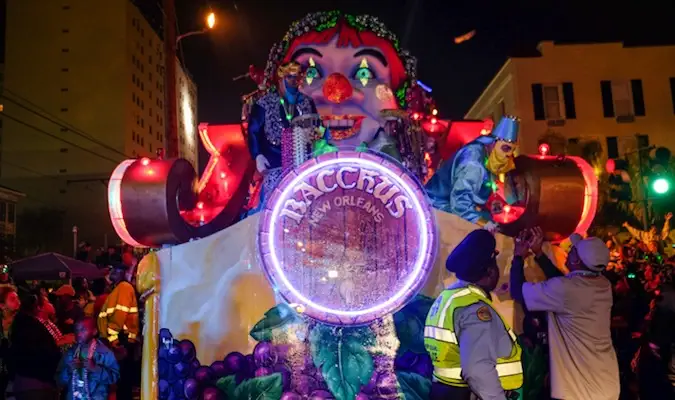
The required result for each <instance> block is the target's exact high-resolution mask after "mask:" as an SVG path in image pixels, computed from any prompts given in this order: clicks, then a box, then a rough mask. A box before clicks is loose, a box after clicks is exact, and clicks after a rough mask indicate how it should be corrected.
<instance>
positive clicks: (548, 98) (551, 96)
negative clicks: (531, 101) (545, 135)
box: [543, 85, 562, 119]
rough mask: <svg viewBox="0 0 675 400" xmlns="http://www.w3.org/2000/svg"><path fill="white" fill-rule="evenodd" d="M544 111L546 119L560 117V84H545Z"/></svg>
mask: <svg viewBox="0 0 675 400" xmlns="http://www.w3.org/2000/svg"><path fill="white" fill-rule="evenodd" d="M543 90H544V112H545V114H546V119H560V118H562V112H561V110H560V98H561V97H562V96H561V95H560V87H559V86H558V85H544V88H543Z"/></svg>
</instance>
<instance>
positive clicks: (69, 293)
mask: <svg viewBox="0 0 675 400" xmlns="http://www.w3.org/2000/svg"><path fill="white" fill-rule="evenodd" d="M54 296H55V297H56V322H57V326H58V327H59V330H60V331H61V332H62V333H63V334H64V335H67V334H74V333H75V322H77V320H79V319H80V318H82V317H84V312H83V311H82V309H81V308H80V307H78V306H77V304H76V303H75V289H74V288H73V287H72V286H71V285H63V286H61V287H60V288H58V289H57V290H56V291H55V292H54Z"/></svg>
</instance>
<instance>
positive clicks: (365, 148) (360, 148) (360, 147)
mask: <svg viewBox="0 0 675 400" xmlns="http://www.w3.org/2000/svg"><path fill="white" fill-rule="evenodd" d="M356 151H358V152H360V153H363V152H366V151H368V144H367V143H366V142H363V143H361V144H360V145H358V146H356Z"/></svg>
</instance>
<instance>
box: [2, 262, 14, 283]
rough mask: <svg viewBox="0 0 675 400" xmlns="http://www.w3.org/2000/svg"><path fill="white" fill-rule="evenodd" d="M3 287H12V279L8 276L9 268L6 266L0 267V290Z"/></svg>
mask: <svg viewBox="0 0 675 400" xmlns="http://www.w3.org/2000/svg"><path fill="white" fill-rule="evenodd" d="M4 286H14V283H13V282H12V278H11V277H10V276H9V267H8V266H7V265H3V266H2V267H0V288H2V287H4Z"/></svg>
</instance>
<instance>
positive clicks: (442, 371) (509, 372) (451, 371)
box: [434, 361, 523, 380]
mask: <svg viewBox="0 0 675 400" xmlns="http://www.w3.org/2000/svg"><path fill="white" fill-rule="evenodd" d="M495 369H496V370H497V375H499V377H500V378H503V377H505V376H513V375H520V374H522V373H523V364H522V363H521V362H520V361H515V362H510V363H503V364H497V365H495ZM434 375H436V376H437V377H439V378H445V379H456V380H463V379H462V369H461V368H434Z"/></svg>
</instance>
